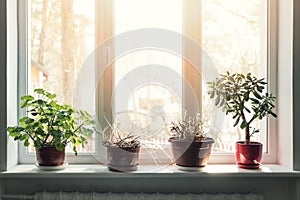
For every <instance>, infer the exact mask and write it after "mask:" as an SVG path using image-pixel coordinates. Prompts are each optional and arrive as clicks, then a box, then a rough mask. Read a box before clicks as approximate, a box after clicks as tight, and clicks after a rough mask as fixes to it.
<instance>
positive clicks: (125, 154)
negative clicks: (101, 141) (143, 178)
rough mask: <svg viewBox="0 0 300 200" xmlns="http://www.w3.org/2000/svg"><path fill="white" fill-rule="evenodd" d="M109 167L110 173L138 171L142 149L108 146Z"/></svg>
mask: <svg viewBox="0 0 300 200" xmlns="http://www.w3.org/2000/svg"><path fill="white" fill-rule="evenodd" d="M106 151H107V159H108V163H107V167H108V169H109V170H110V171H115V172H128V171H135V170H137V166H138V164H139V163H138V160H139V153H140V147H136V148H132V147H116V146H110V145H107V146H106Z"/></svg>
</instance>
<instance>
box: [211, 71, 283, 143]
mask: <svg viewBox="0 0 300 200" xmlns="http://www.w3.org/2000/svg"><path fill="white" fill-rule="evenodd" d="M266 84H267V83H266V82H265V80H264V78H261V79H259V78H256V77H255V76H253V75H252V74H251V73H248V74H246V75H244V74H241V73H235V74H230V73H229V72H227V73H226V74H224V75H220V77H219V78H216V79H215V80H214V81H213V82H208V86H209V92H208V93H209V95H210V98H212V99H214V100H215V105H216V106H218V107H222V108H223V110H224V111H225V112H226V115H227V114H229V113H231V114H233V119H234V120H235V123H234V124H233V126H234V127H235V126H237V125H238V124H240V128H241V129H245V142H246V144H249V143H250V137H251V136H252V135H253V134H255V133H258V132H259V130H258V129H255V128H254V127H251V126H250V125H251V123H252V122H253V121H254V120H255V119H259V120H262V119H263V118H264V117H266V116H268V115H271V116H273V117H277V115H276V114H275V112H274V111H273V109H274V108H275V105H274V101H275V99H276V98H275V97H274V96H272V94H270V93H267V92H265V89H266V88H265V87H266ZM250 129H252V131H251V132H250Z"/></svg>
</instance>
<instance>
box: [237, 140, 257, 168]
mask: <svg viewBox="0 0 300 200" xmlns="http://www.w3.org/2000/svg"><path fill="white" fill-rule="evenodd" d="M235 147H236V161H237V164H238V166H239V167H240V168H244V169H258V168H259V167H260V161H261V158H262V143H259V142H250V144H246V143H245V142H243V141H239V142H237V143H236V144H235Z"/></svg>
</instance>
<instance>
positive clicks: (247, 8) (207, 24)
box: [202, 0, 267, 152]
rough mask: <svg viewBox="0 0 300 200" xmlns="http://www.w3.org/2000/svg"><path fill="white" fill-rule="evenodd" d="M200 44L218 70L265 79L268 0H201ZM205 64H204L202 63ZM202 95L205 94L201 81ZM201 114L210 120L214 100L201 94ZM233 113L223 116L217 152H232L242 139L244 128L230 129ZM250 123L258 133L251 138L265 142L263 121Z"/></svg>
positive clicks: (217, 141)
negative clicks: (249, 74)
mask: <svg viewBox="0 0 300 200" xmlns="http://www.w3.org/2000/svg"><path fill="white" fill-rule="evenodd" d="M202 9H203V16H202V17H203V18H202V23H203V24H202V45H203V49H204V50H205V51H206V53H207V54H208V55H209V57H210V58H211V59H212V60H213V62H214V64H215V66H216V68H217V69H218V71H219V73H225V72H226V71H229V72H231V73H248V72H251V73H252V74H254V75H255V76H258V77H265V78H267V1H264V0H252V1H244V0H202ZM204 67H205V66H204ZM202 89H203V94H207V88H206V85H205V84H203V88H202ZM202 107H203V115H204V116H205V117H206V118H207V120H208V121H209V120H210V116H211V114H212V112H213V110H212V108H213V102H212V101H211V100H210V99H209V96H208V95H203V105H202ZM233 124H234V121H233V120H232V116H227V117H226V118H225V121H224V124H223V127H222V129H221V130H216V132H217V133H215V135H216V136H217V140H216V145H215V148H214V150H215V151H216V152H234V151H235V146H234V144H235V142H236V141H238V140H244V130H240V129H239V127H238V126H237V127H236V128H233V127H232V125H233ZM253 126H255V127H257V128H259V129H261V133H260V134H257V135H255V136H254V138H253V140H257V141H261V142H263V143H264V148H265V151H266V146H267V143H266V137H267V134H266V132H267V131H266V120H264V121H262V122H261V123H260V122H257V123H256V124H253Z"/></svg>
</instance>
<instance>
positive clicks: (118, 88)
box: [19, 0, 276, 163]
mask: <svg viewBox="0 0 300 200" xmlns="http://www.w3.org/2000/svg"><path fill="white" fill-rule="evenodd" d="M21 4H26V3H21ZM271 4H272V2H271V1H264V0H254V1H251V2H244V1H242V0H226V1H224V0H202V1H198V0H191V1H183V0H175V1H174V0H163V1H159V0H152V1H149V0H114V1H105V0H101V1H95V0H86V1H84V2H83V1H81V0H29V1H28V4H27V5H26V6H25V7H24V6H19V12H21V13H23V15H24V16H27V17H25V18H24V19H27V20H24V19H23V20H24V21H23V24H26V27H27V29H26V31H25V32H22V33H21V35H20V36H21V37H26V36H28V37H27V39H26V40H24V41H27V46H26V47H25V49H24V51H26V52H28V57H27V58H24V59H23V60H21V63H26V64H25V65H24V66H22V65H21V67H20V73H21V74H22V75H23V76H21V82H20V95H22V94H24V93H26V92H28V93H32V91H33V89H34V88H37V87H43V88H45V89H48V90H51V91H53V92H55V93H57V94H59V96H60V98H61V100H62V101H63V102H65V103H69V104H73V103H74V104H75V105H76V103H77V102H73V101H74V98H72V97H74V94H73V92H72V91H73V90H74V88H75V89H76V88H77V87H76V81H78V80H76V78H77V75H78V74H79V73H80V70H81V67H82V66H85V64H86V62H87V60H88V59H89V58H93V56H90V55H91V54H95V52H97V51H96V50H97V47H99V45H100V46H101V44H103V43H104V42H105V41H107V40H108V41H110V42H108V43H105V45H106V46H105V47H104V48H103V49H104V52H102V53H104V54H105V55H104V60H105V62H106V63H105V64H106V65H109V67H108V68H107V70H106V71H105V73H104V74H103V77H100V78H101V80H99V82H97V81H98V80H97V78H99V77H93V76H91V75H88V76H87V77H89V78H90V79H89V78H86V79H85V80H86V81H87V80H91V82H96V83H97V86H96V89H97V90H94V88H93V87H92V88H88V87H87V88H85V89H86V90H91V91H92V92H94V93H95V94H92V95H87V96H88V97H90V98H91V99H94V101H89V102H92V104H93V105H91V104H89V105H88V106H87V105H84V107H85V108H86V109H87V110H88V111H89V112H90V113H91V114H93V115H97V116H98V120H99V123H100V125H101V126H102V127H103V126H106V125H107V124H106V123H105V120H104V119H103V116H104V115H105V117H106V118H107V119H109V121H111V122H112V121H116V122H118V123H120V125H121V127H122V128H123V129H124V131H125V132H135V133H137V134H139V133H141V135H142V136H141V138H142V140H143V144H145V147H146V148H145V149H146V150H147V151H145V154H144V156H145V160H149V159H150V162H154V161H155V160H160V161H161V162H169V161H168V160H170V157H171V154H170V152H168V148H167V147H168V137H169V135H170V133H169V131H168V126H169V124H170V122H171V121H172V120H176V119H178V118H179V117H181V115H182V110H183V109H187V110H188V111H198V112H201V114H202V117H203V119H204V120H205V121H206V122H207V124H208V129H209V134H210V135H211V136H213V137H214V138H215V139H216V144H215V148H214V155H213V157H212V159H211V160H212V162H230V163H231V162H233V161H234V156H233V152H234V143H235V141H237V140H242V139H243V132H242V130H238V129H236V128H233V127H232V124H233V122H232V121H231V117H230V116H227V117H224V116H223V115H216V113H220V112H219V111H217V110H216V109H215V108H214V106H213V102H212V101H211V100H210V99H209V96H208V95H207V88H206V81H207V77H205V76H206V75H205V73H206V71H207V68H208V67H207V59H209V60H210V61H211V62H212V63H213V67H215V69H216V70H217V71H218V72H219V73H224V72H226V71H231V72H245V73H246V72H252V73H254V74H255V75H257V76H259V77H267V78H268V81H269V83H270V85H269V90H271V91H272V93H275V92H276V85H275V84H274V83H275V82H276V80H275V78H274V77H275V76H274V71H276V69H275V68H276V63H275V62H274V59H273V57H274V52H273V51H272V49H273V45H276V43H274V41H276V39H274V38H276V33H273V32H271V31H270V30H271V28H273V27H274V26H275V24H276V23H275V21H276V19H271V18H270V17H269V16H270V15H271V12H275V11H273V10H272V9H270V8H271ZM26 8H27V9H26ZM145 28H155V29H160V30H162V31H163V30H168V31H173V32H172V33H174V35H176V34H178V35H184V36H185V37H180V39H178V40H176V41H174V43H173V44H172V45H175V46H176V48H177V50H178V51H179V52H180V53H179V54H176V53H174V52H171V51H168V50H169V49H158V48H149V47H147V48H142V49H133V51H128V52H125V54H122V55H120V56H119V57H117V56H118V52H121V51H122V49H121V48H122V47H123V46H122V45H124V44H123V43H122V42H124V41H122V40H118V35H120V34H121V35H122V34H124V33H126V32H127V31H133V30H137V29H144V30H145ZM22 30H25V29H22ZM149 30H150V29H149ZM145 31H147V30H145ZM171 35H172V34H171ZM114 36H115V37H114ZM111 37H112V38H111ZM160 39H161V38H158V41H159V40H160ZM20 41H23V40H20ZM188 41H193V43H194V44H196V45H197V46H198V47H200V51H198V52H195V51H194V52H191V50H190V48H187V46H186V45H187V43H188ZM95 49H96V50H95ZM275 53H276V52H275ZM204 55H207V56H204ZM101 56H103V55H101ZM94 57H96V65H95V66H96V67H94V68H91V70H92V71H90V74H97V67H98V62H99V60H97V59H98V58H99V57H100V56H97V54H96V55H94ZM186 58H193V59H194V58H195V59H197V58H200V63H201V66H200V71H201V72H203V73H202V74H200V73H198V71H197V70H196V69H195V66H193V63H191V62H190V60H188V59H186ZM108 61H112V62H111V63H107V62H108ZM100 62H103V59H102V60H101V61H100ZM94 64H95V63H94ZM93 70H94V71H93ZM26 71H27V72H28V73H26ZM26 74H27V76H26ZM95 78H96V79H95ZM94 79H95V80H94ZM133 80H135V81H133ZM168 81H169V82H168ZM166 83H170V85H171V87H170V86H169V85H168V84H166ZM87 85H88V84H87ZM24 86H27V87H24ZM274 91H275V92H274ZM124 92H125V93H124ZM74 93H76V91H74ZM76 94H77V93H76ZM81 95H83V96H84V95H85V94H83V93H81ZM124 95H125V97H124ZM275 95H276V93H275ZM75 100H76V98H75ZM223 117H224V120H223ZM257 126H258V127H259V128H260V129H261V130H262V133H263V134H259V135H256V136H255V140H258V141H261V142H263V144H264V152H265V159H264V160H265V161H267V162H275V161H276V155H274V154H273V153H274V152H276V151H275V149H276V146H275V145H274V144H276V137H272V138H271V137H269V136H268V132H269V131H270V129H272V132H274V131H276V129H274V127H275V125H274V123H273V122H270V121H267V120H265V121H262V122H261V123H258V124H257ZM273 136H274V134H273ZM100 143H101V141H100V137H95V138H93V139H92V140H91V141H90V146H88V147H87V148H86V149H81V150H80V158H79V159H76V160H82V162H93V160H95V159H94V158H95V157H96V158H100V157H101V155H100V152H101V151H102V150H101V149H99V146H101V145H100ZM20 149H21V153H22V154H23V156H21V157H24V159H23V158H21V159H23V160H21V162H30V159H31V158H29V159H27V158H28V157H30V155H31V154H32V151H31V150H30V149H29V150H26V151H24V150H22V149H24V148H20ZM149 155H150V157H151V158H149ZM102 156H103V155H102ZM69 158H70V160H72V157H71V156H70V157H69ZM153 158H154V159H153ZM157 158H159V159H157ZM100 159H102V158H100ZM80 162H81V161H80Z"/></svg>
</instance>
